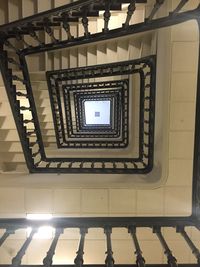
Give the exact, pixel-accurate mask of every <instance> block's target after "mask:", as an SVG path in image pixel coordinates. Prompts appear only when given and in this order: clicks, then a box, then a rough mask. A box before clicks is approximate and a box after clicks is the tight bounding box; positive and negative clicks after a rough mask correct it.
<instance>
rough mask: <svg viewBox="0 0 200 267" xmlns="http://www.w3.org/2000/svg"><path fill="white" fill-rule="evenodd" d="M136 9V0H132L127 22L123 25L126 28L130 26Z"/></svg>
mask: <svg viewBox="0 0 200 267" xmlns="http://www.w3.org/2000/svg"><path fill="white" fill-rule="evenodd" d="M135 10H136V6H135V0H132V1H131V2H130V5H129V6H128V11H127V17H126V21H125V23H124V24H123V27H125V28H126V27H128V26H129V23H130V20H131V18H132V15H133V13H134V11H135Z"/></svg>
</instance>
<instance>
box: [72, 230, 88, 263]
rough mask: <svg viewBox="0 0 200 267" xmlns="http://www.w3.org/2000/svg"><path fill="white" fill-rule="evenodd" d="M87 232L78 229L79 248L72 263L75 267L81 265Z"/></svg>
mask: <svg viewBox="0 0 200 267" xmlns="http://www.w3.org/2000/svg"><path fill="white" fill-rule="evenodd" d="M87 232H88V230H87V229H86V228H82V229H80V234H81V238H80V241H79V248H78V251H77V252H76V254H77V256H76V258H75V259H74V263H75V266H76V267H81V266H82V265H83V262H84V261H83V255H84V243H85V235H86V234H87Z"/></svg>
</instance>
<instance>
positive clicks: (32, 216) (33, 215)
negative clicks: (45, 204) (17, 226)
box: [26, 213, 52, 220]
mask: <svg viewBox="0 0 200 267" xmlns="http://www.w3.org/2000/svg"><path fill="white" fill-rule="evenodd" d="M26 219H27V220H51V219H52V214H48V213H46V214H37V213H28V214H27V215H26Z"/></svg>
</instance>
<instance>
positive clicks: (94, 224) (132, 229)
mask: <svg viewBox="0 0 200 267" xmlns="http://www.w3.org/2000/svg"><path fill="white" fill-rule="evenodd" d="M41 226H51V227H53V228H54V229H55V234H54V236H53V237H52V241H51V243H50V247H49V250H48V251H47V253H46V255H44V258H43V264H42V263H41V264H36V265H34V266H77V267H78V266H79V267H80V266H108V267H109V266H110V267H111V266H127V267H128V266H137V267H142V266H143V267H145V266H170V267H175V266H188V267H190V266H199V261H200V251H199V248H198V247H197V245H196V244H195V243H194V242H193V240H192V239H191V238H190V236H189V235H188V233H187V232H188V229H189V230H190V231H191V230H192V229H199V221H198V219H197V218H196V217H195V216H194V215H192V216H190V217H125V218H114V217H113V218H112V217H110V218H106V217H102V218H55V219H51V220H50V221H35V220H33V221H31V220H26V219H0V229H2V230H3V229H4V230H5V233H4V234H3V235H2V236H1V237H0V247H1V246H4V245H6V241H7V239H8V237H9V236H10V235H11V234H12V236H13V237H12V239H13V240H15V232H16V231H17V230H19V229H21V230H24V231H26V229H28V227H29V228H30V227H31V229H32V231H31V233H30V235H28V237H27V239H25V241H24V243H23V244H22V246H21V248H19V251H18V252H17V254H16V255H15V256H14V257H13V259H12V263H11V265H10V264H0V266H5V267H6V266H13V267H18V266H32V265H31V264H29V265H24V264H22V260H23V257H24V256H25V254H26V253H28V250H29V246H30V245H31V242H32V240H33V238H34V235H35V234H37V231H38V229H39V227H41ZM72 228H73V230H74V229H75V228H76V229H79V230H80V240H79V243H77V247H78V250H77V255H74V265H73V264H62V265H57V264H56V263H54V256H55V255H56V254H57V253H59V248H57V244H58V242H59V239H60V238H62V234H63V233H64V230H66V229H68V230H69V231H70V229H72ZM145 228H146V229H147V228H148V229H151V230H152V237H153V235H156V236H157V239H158V241H159V242H160V246H161V247H162V248H163V255H164V257H165V258H166V261H167V264H162V263H160V264H158V263H157V264H149V263H148V260H145V256H146V255H145V253H144V252H143V248H142V244H141V240H140V238H138V236H137V231H138V230H139V229H141V230H142V229H145ZM169 228H170V229H174V236H176V235H177V236H179V237H180V238H181V237H182V241H183V242H185V244H186V246H187V247H188V251H191V252H192V253H193V255H194V257H195V258H196V262H197V263H196V264H195V263H193V264H190V263H189V262H185V263H184V264H182V263H179V262H178V261H177V259H176V249H175V248H174V250H173V251H172V249H171V248H170V246H169V245H168V238H167V237H165V236H164V235H163V233H162V232H163V231H165V229H166V230H168V229H169ZM93 229H99V230H100V229H101V230H102V233H103V232H104V234H105V254H106V256H105V263H104V262H102V263H99V264H93V263H92V262H91V263H90V264H84V253H85V249H84V247H85V246H84V245H85V244H87V236H86V235H89V234H90V231H91V230H93ZM118 229H119V231H120V230H122V229H123V230H126V231H127V233H129V234H130V235H129V236H130V237H129V238H130V240H131V239H132V241H133V247H132V251H133V253H132V254H133V260H132V264H131V265H130V264H119V263H117V261H115V255H116V253H119V250H117V251H116V250H115V249H113V248H112V242H113V240H112V231H113V230H115V232H117V230H118ZM101 238H102V237H101ZM66 242H67V241H66ZM34 243H37V239H35V242H34ZM0 249H1V248H0ZM98 249H99V248H98V246H96V251H99V250H98ZM35 253H37V251H35ZM65 255H66V261H67V259H68V261H69V256H68V251H67V250H66V253H65ZM148 257H149V255H148Z"/></svg>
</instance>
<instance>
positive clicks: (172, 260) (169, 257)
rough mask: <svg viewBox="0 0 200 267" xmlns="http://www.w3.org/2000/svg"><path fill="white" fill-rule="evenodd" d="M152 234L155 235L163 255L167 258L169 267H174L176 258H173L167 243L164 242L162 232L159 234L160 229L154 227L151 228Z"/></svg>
mask: <svg viewBox="0 0 200 267" xmlns="http://www.w3.org/2000/svg"><path fill="white" fill-rule="evenodd" d="M153 233H156V235H157V237H158V239H159V241H160V243H161V245H162V247H163V249H164V253H165V255H166V257H167V262H168V264H169V265H170V266H171V267H176V266H178V265H177V260H176V258H175V257H174V256H173V254H172V252H171V250H170V249H169V247H168V245H167V242H166V241H165V239H164V237H163V235H162V232H161V228H160V227H154V228H153Z"/></svg>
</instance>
